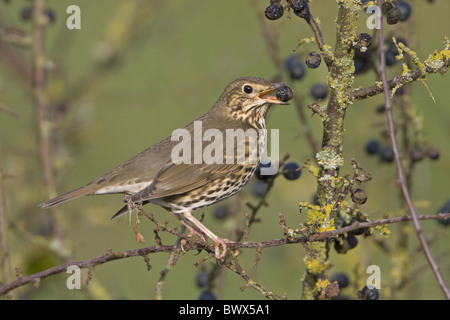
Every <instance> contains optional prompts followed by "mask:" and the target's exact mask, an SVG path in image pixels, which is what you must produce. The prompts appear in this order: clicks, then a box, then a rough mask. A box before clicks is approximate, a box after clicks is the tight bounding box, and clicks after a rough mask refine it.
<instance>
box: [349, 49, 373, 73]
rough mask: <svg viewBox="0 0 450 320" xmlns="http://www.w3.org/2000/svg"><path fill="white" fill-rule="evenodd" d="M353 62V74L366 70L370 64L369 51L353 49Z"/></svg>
mask: <svg viewBox="0 0 450 320" xmlns="http://www.w3.org/2000/svg"><path fill="white" fill-rule="evenodd" d="M353 64H354V67H355V74H361V73H364V72H366V71H367V70H369V69H370V67H371V65H372V59H371V55H370V53H369V52H368V51H365V52H361V51H360V50H355V54H354V55H353Z"/></svg>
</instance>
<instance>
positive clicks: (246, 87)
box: [218, 77, 290, 120]
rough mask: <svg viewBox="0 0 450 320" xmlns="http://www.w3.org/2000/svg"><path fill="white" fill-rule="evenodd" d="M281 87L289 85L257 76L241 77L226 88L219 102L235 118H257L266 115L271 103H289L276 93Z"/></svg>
mask: <svg viewBox="0 0 450 320" xmlns="http://www.w3.org/2000/svg"><path fill="white" fill-rule="evenodd" d="M281 87H287V85H286V84H284V83H271V82H269V81H267V80H264V79H261V78H256V77H244V78H239V79H236V80H234V81H233V82H231V83H230V84H229V85H228V86H227V87H226V88H225V90H224V92H223V93H222V96H221V97H220V98H219V100H218V104H219V105H220V107H221V108H225V109H226V110H225V111H226V112H227V114H229V115H230V116H231V117H233V118H234V119H245V120H247V119H251V118H254V119H255V120H257V119H259V118H261V117H264V116H265V114H266V112H267V110H268V108H269V107H270V106H271V105H273V104H288V103H287V100H286V99H283V100H281V98H280V97H278V95H277V94H276V93H277V90H278V89H279V88H281ZM289 90H290V89H289ZM288 100H289V99H288Z"/></svg>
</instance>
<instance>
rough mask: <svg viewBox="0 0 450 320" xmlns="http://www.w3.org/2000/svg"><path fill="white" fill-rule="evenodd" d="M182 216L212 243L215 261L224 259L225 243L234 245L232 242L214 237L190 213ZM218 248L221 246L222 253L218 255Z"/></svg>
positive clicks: (187, 212)
mask: <svg viewBox="0 0 450 320" xmlns="http://www.w3.org/2000/svg"><path fill="white" fill-rule="evenodd" d="M183 215H184V216H185V217H186V219H188V220H189V221H190V222H192V223H193V224H194V225H195V226H196V227H197V228H199V229H200V230H201V231H202V232H203V233H204V234H206V235H207V236H208V237H209V238H211V240H212V241H213V243H214V252H215V257H216V259H222V258H223V257H225V255H226V253H227V245H226V244H227V243H234V242H233V241H231V240H229V239H223V238H220V237H218V236H216V235H215V234H214V233H213V232H212V231H211V230H209V229H208V228H207V227H205V226H204V225H203V224H202V223H201V222H200V221H198V220H197V219H196V218H195V217H194V216H193V215H192V213H191V212H190V211H185V212H184V213H183ZM220 246H222V249H223V251H222V253H220Z"/></svg>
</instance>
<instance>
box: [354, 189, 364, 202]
mask: <svg viewBox="0 0 450 320" xmlns="http://www.w3.org/2000/svg"><path fill="white" fill-rule="evenodd" d="M352 201H353V202H354V203H356V204H364V203H366V201H367V195H366V192H365V191H364V190H362V189H356V190H355V191H353V192H352Z"/></svg>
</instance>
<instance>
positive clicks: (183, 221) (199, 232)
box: [167, 210, 206, 242]
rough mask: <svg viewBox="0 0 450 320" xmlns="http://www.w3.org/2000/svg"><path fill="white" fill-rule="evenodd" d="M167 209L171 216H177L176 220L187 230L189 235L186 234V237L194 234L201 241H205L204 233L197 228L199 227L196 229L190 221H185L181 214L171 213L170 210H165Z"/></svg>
mask: <svg viewBox="0 0 450 320" xmlns="http://www.w3.org/2000/svg"><path fill="white" fill-rule="evenodd" d="M167 211H169V212H170V213H171V214H172V215H173V216H175V218H177V219H178V221H180V222H181V224H182V225H183V226H185V227H186V229H188V230H189V235H188V237H192V236H194V235H198V236H199V237H200V238H201V239H202V240H203V241H205V242H206V238H205V234H204V233H203V232H202V231H201V230H199V229H197V228H195V227H193V226H191V225H190V223H189V222H188V221H186V219H185V218H184V217H183V216H182V215H181V214H178V213H173V212H172V211H170V210H167Z"/></svg>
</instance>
